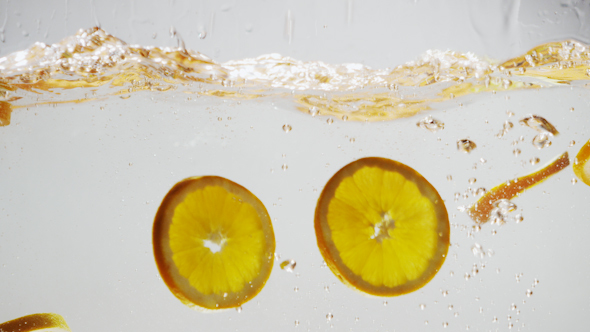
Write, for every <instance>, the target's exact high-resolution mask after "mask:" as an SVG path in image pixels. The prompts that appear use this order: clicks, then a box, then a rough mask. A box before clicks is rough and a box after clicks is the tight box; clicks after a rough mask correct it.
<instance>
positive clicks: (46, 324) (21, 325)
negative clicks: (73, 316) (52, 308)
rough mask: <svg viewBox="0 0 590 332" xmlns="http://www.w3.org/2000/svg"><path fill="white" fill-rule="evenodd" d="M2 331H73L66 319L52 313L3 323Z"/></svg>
mask: <svg viewBox="0 0 590 332" xmlns="http://www.w3.org/2000/svg"><path fill="white" fill-rule="evenodd" d="M0 331H2V332H28V331H44V332H71V330H70V328H69V327H68V324H67V323H66V321H65V319H64V318H63V317H62V316H60V315H58V314H52V313H43V314H33V315H28V316H23V317H20V318H16V319H13V320H11V321H8V322H5V323H1V324H0Z"/></svg>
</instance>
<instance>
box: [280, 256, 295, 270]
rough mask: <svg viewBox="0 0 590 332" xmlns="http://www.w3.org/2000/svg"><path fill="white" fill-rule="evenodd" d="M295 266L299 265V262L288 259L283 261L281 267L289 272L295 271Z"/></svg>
mask: <svg viewBox="0 0 590 332" xmlns="http://www.w3.org/2000/svg"><path fill="white" fill-rule="evenodd" d="M295 266H297V262H295V260H293V259H288V260H285V261H283V262H282V263H281V269H283V270H285V271H287V272H293V270H295Z"/></svg>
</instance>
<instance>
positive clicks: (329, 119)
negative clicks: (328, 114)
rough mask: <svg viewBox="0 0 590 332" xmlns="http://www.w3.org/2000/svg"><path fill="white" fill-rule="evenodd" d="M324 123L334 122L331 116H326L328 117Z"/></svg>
mask: <svg viewBox="0 0 590 332" xmlns="http://www.w3.org/2000/svg"><path fill="white" fill-rule="evenodd" d="M326 123H327V124H332V123H334V119H332V118H328V119H327V120H326Z"/></svg>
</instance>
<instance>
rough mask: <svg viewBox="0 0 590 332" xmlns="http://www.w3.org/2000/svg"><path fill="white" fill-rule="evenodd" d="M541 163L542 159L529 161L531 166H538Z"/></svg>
mask: <svg viewBox="0 0 590 332" xmlns="http://www.w3.org/2000/svg"><path fill="white" fill-rule="evenodd" d="M540 161H541V159H539V158H537V157H534V158H531V160H529V162H530V163H531V165H536V164H538V163H539V162H540Z"/></svg>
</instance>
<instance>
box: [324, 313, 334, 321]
mask: <svg viewBox="0 0 590 332" xmlns="http://www.w3.org/2000/svg"><path fill="white" fill-rule="evenodd" d="M332 318H334V315H332V313H328V314H327V315H326V320H327V321H328V322H329V321H331V320H332Z"/></svg>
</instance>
